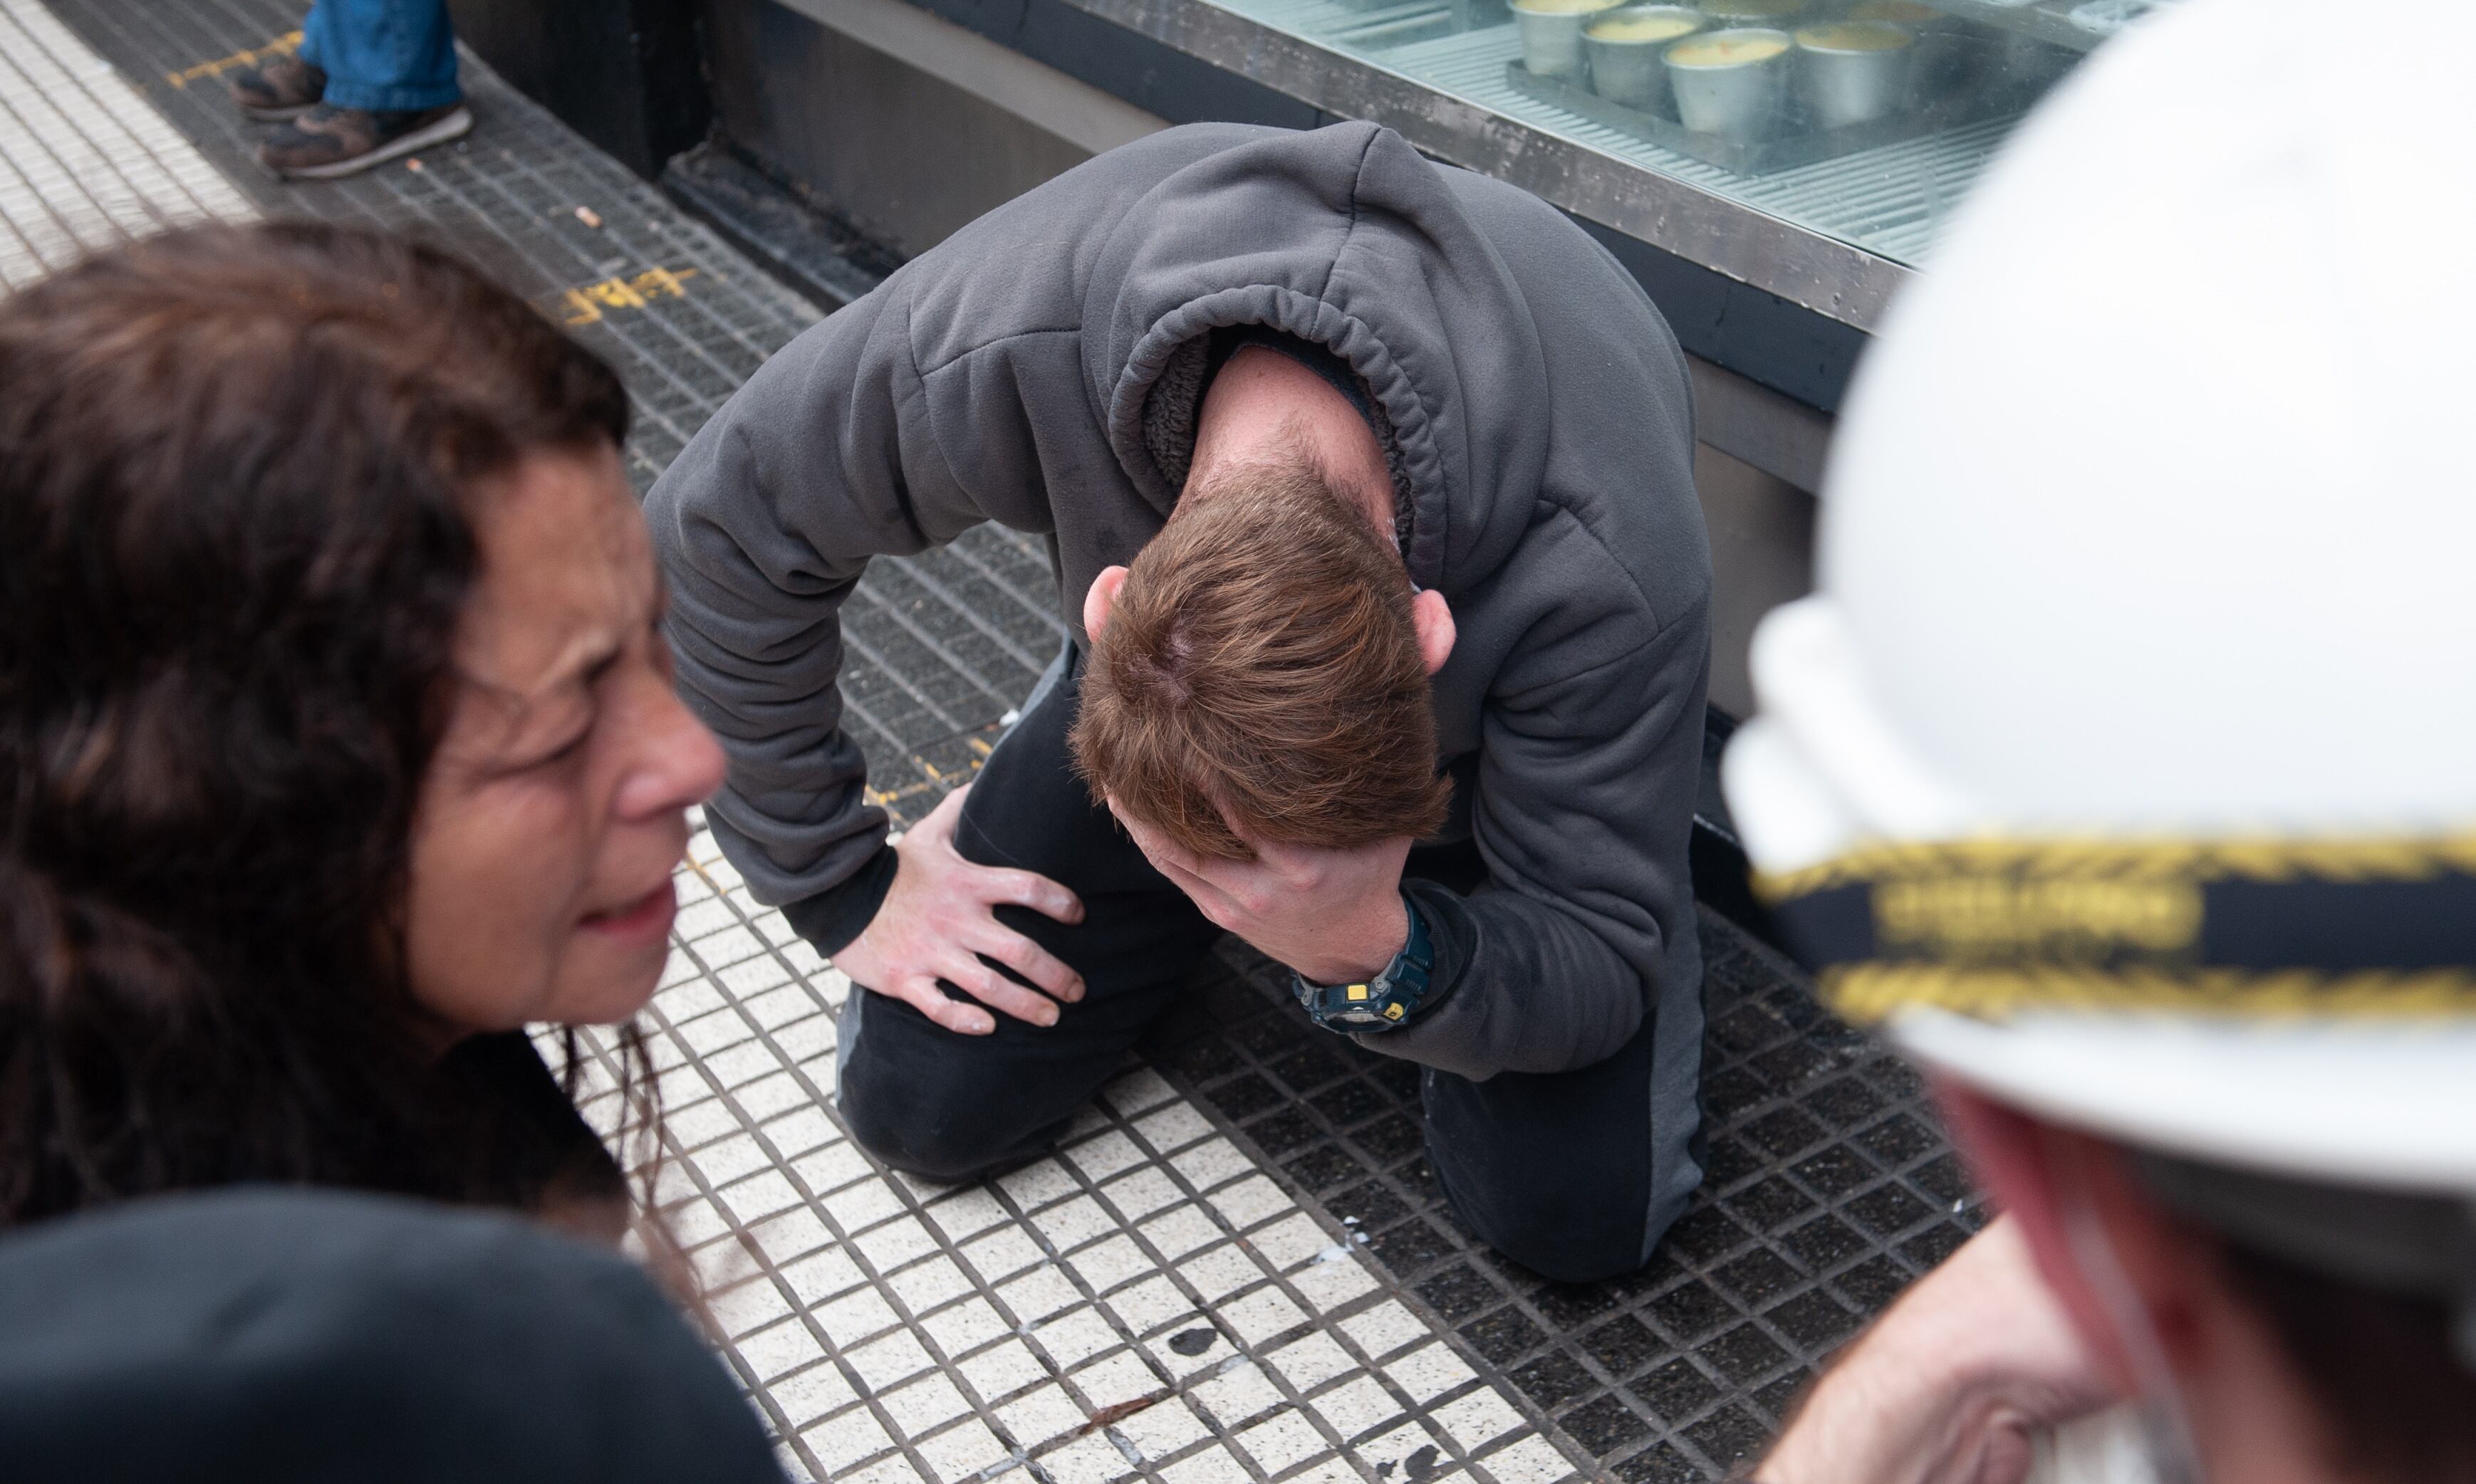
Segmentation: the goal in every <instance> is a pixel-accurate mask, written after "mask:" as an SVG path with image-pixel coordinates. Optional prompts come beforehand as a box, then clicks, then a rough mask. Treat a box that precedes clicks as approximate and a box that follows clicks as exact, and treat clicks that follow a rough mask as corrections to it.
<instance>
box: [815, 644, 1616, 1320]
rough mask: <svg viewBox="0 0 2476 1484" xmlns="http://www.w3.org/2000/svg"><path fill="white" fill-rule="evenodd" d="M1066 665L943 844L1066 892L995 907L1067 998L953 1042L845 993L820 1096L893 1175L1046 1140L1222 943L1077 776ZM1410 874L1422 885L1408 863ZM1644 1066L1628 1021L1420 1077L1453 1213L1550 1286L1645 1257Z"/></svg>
mask: <svg viewBox="0 0 2476 1484" xmlns="http://www.w3.org/2000/svg"><path fill="white" fill-rule="evenodd" d="M1076 664H1077V656H1075V655H1073V654H1072V653H1071V652H1070V653H1069V655H1067V656H1066V657H1065V658H1063V659H1061V661H1060V663H1059V665H1058V666H1057V667H1056V668H1053V669H1052V671H1051V672H1050V675H1049V676H1048V677H1047V678H1045V679H1044V680H1042V682H1041V687H1040V689H1039V690H1038V691H1036V692H1035V693H1034V695H1033V699H1032V701H1031V703H1030V704H1029V705H1027V706H1026V708H1025V712H1024V716H1023V719H1022V720H1021V722H1019V723H1018V724H1017V725H1016V727H1015V729H1014V730H1012V731H1010V732H1008V733H1007V734H1006V737H1005V739H1004V741H1003V742H1002V743H1001V744H999V746H998V748H997V749H996V751H995V752H993V753H992V754H990V756H989V759H988V761H987V763H986V765H985V766H983V767H982V769H981V770H980V775H979V778H978V781H976V782H975V783H974V784H973V785H972V793H971V797H970V798H969V799H967V800H966V801H965V802H964V805H963V816H962V821H961V823H960V825H959V826H958V827H957V829H956V830H955V835H954V843H955V847H956V849H957V850H959V851H960V852H961V853H962V854H963V856H964V857H965V858H966V859H969V860H972V861H976V862H978V863H979V864H982V865H1003V866H1014V867H1018V868H1021V869H1023V870H1026V871H1036V872H1038V873H1040V874H1041V875H1043V876H1046V877H1048V878H1051V879H1052V880H1055V881H1058V882H1060V883H1062V884H1063V885H1065V886H1067V887H1068V888H1070V889H1072V890H1073V891H1074V892H1075V893H1076V894H1077V896H1079V897H1081V898H1082V900H1083V909H1084V918H1083V921H1082V922H1081V923H1079V924H1077V925H1076V926H1074V927H1068V926H1066V925H1064V924H1061V923H1058V922H1056V921H1054V920H1052V919H1051V918H1048V917H1044V916H1042V915H1040V914H1039V913H1036V912H1032V911H1030V910H1028V909H1027V908H1022V907H1011V906H1004V907H999V908H998V909H997V913H998V918H999V920H1000V921H1002V922H1003V923H1005V924H1006V925H1007V926H1008V927H1011V928H1015V929H1016V930H1017V931H1020V932H1022V933H1023V934H1025V935H1026V936H1027V937H1029V938H1030V939H1032V940H1033V941H1034V942H1036V943H1038V944H1040V945H1041V946H1042V947H1043V948H1046V949H1047V950H1049V951H1050V952H1052V953H1054V954H1056V955H1057V956H1058V957H1059V958H1061V959H1063V960H1065V961H1066V962H1067V963H1069V964H1071V965H1073V966H1074V967H1075V969H1076V970H1077V972H1079V973H1080V974H1081V975H1082V976H1083V983H1084V993H1083V999H1082V1000H1081V1001H1080V1002H1077V1003H1075V1004H1069V1005H1063V1006H1061V1007H1060V1009H1061V1013H1060V1014H1059V1016H1058V1021H1057V1024H1056V1025H1055V1026H1049V1027H1046V1028H1044V1027H1042V1026H1033V1025H1030V1024H1028V1022H1024V1021H1019V1020H1016V1019H1014V1018H1013V1017H1012V1016H1008V1015H1003V1014H1001V1015H997V1016H996V1017H995V1019H996V1021H997V1029H996V1030H995V1031H994V1032H993V1033H991V1034H989V1035H985V1036H966V1035H958V1034H955V1033H954V1032H953V1031H950V1030H947V1029H945V1028H944V1027H942V1026H938V1025H937V1024H936V1023H935V1022H934V1021H931V1020H929V1018H928V1017H927V1016H925V1015H923V1014H921V1013H920V1012H919V1011H918V1010H915V1009H913V1008H912V1007H911V1006H910V1005H909V1004H907V1003H904V1002H902V1001H899V1000H892V999H888V998H885V997H883V996H880V995H873V994H858V993H854V995H853V996H852V997H851V999H850V1001H849V1002H848V1003H847V1004H846V1005H845V1007H844V1010H843V1022H842V1028H841V1053H840V1054H841V1058H842V1066H841V1069H840V1075H839V1082H840V1092H839V1094H838V1097H837V1101H838V1102H839V1103H840V1105H841V1107H842V1111H843V1116H844V1119H845V1120H846V1121H847V1122H848V1123H849V1124H850V1125H851V1128H852V1132H853V1135H854V1137H855V1138H857V1139H858V1140H859V1142H860V1143H861V1144H862V1145H863V1146H865V1147H866V1148H867V1149H869V1150H871V1151H872V1152H874V1153H876V1154H877V1155H878V1156H879V1158H881V1159H883V1160H884V1161H886V1162H887V1163H888V1164H891V1165H893V1166H894V1167H895V1168H897V1169H900V1170H906V1171H909V1172H911V1173H913V1174H915V1175H925V1176H928V1177H929V1178H931V1179H938V1180H963V1179H968V1178H971V1177H973V1176H975V1175H981V1174H983V1173H986V1172H990V1171H994V1170H999V1169H1003V1168H1004V1167H1006V1166H1008V1165H1011V1164H1015V1163H1018V1162H1020V1161H1022V1160H1025V1159H1028V1158H1030V1157H1032V1156H1034V1155H1037V1154H1039V1153H1041V1152H1042V1151H1044V1150H1047V1149H1048V1148H1050V1146H1051V1145H1052V1144H1053V1143H1055V1142H1056V1140H1057V1137H1058V1135H1059V1134H1060V1133H1062V1132H1063V1131H1064V1130H1065V1127H1066V1125H1067V1123H1068V1121H1069V1120H1070V1119H1072V1118H1073V1117H1074V1115H1075V1113H1076V1111H1077V1109H1078V1108H1080V1107H1081V1106H1082V1105H1083V1103H1084V1101H1086V1100H1088V1099H1089V1098H1090V1097H1091V1096H1092V1095H1093V1093H1094V1092H1096V1091H1098V1090H1099V1088H1100V1086H1101V1084H1102V1082H1104V1081H1106V1080H1107V1079H1108V1078H1109V1077H1110V1076H1112V1075H1113V1074H1115V1073H1116V1072H1117V1071H1118V1069H1119V1067H1120V1066H1121V1065H1122V1064H1123V1062H1124V1060H1125V1057H1126V1053H1127V1050H1128V1049H1129V1048H1130V1047H1132V1046H1133V1045H1134V1044H1135V1041H1136V1039H1137V1038H1138V1037H1139V1036H1141V1035H1142V1034H1143V1031H1144V1029H1145V1027H1146V1026H1150V1025H1151V1022H1152V1020H1153V1018H1154V1017H1156V1016H1158V1015H1159V1014H1161V1013H1162V1012H1163V1011H1164V1010H1166V1009H1168V1008H1169V1006H1170V1004H1171V1002H1172V999H1173V997H1174V996H1176V994H1177V993H1178V992H1179V991H1180V989H1181V988H1182V987H1183V986H1185V985H1186V984H1187V982H1188V981H1189V980H1190V979H1191V978H1192V977H1194V975H1195V973H1196V971H1197V969H1198V968H1199V967H1200V966H1201V961H1202V958H1203V955H1204V953H1205V952H1207V951H1208V950H1209V949H1210V948H1211V946H1212V944H1213V942H1214V941H1215V940H1216V939H1217V938H1219V936H1220V933H1221V929H1220V928H1215V927H1214V926H1213V925H1212V924H1211V923H1210V922H1208V921H1206V920H1205V919H1204V917H1203V914H1202V913H1201V912H1199V911H1197V910H1196V908H1195V905H1194V903H1190V902H1189V901H1188V900H1187V899H1186V896H1185V894H1184V893H1182V892H1180V891H1179V890H1178V889H1177V888H1176V886H1175V885H1173V884H1171V882H1170V881H1169V879H1168V878H1166V877H1163V876H1162V875H1161V874H1160V873H1159V872H1157V871H1155V870H1153V869H1152V866H1151V862H1149V861H1147V860H1145V859H1144V856H1143V853H1142V852H1140V851H1138V850H1137V849H1136V848H1135V846H1134V843H1133V842H1132V841H1131V840H1130V839H1128V838H1127V835H1126V833H1125V832H1124V831H1123V830H1121V829H1119V828H1118V827H1117V823H1116V821H1115V820H1113V819H1112V818H1111V817H1110V816H1109V814H1108V812H1107V810H1106V809H1104V808H1102V807H1101V806H1099V805H1097V804H1094V803H1093V801H1092V798H1091V795H1090V793H1089V792H1088V791H1087V790H1086V789H1085V788H1084V786H1083V784H1082V782H1081V781H1080V780H1079V779H1077V778H1076V777H1075V775H1074V771H1073V769H1072V768H1071V766H1070V765H1069V760H1068V751H1067V745H1066V733H1067V730H1068V728H1069V727H1070V726H1071V725H1072V724H1073V722H1074V718H1075V705H1076V703H1075V696H1076V683H1075V682H1076V669H1075V666H1076ZM1466 854H1467V855H1469V856H1470V857H1471V858H1473V859H1474V858H1475V853H1474V852H1466ZM1412 871H1413V874H1420V875H1425V874H1427V873H1425V872H1422V871H1421V870H1420V869H1419V862H1418V861H1417V859H1416V858H1415V857H1414V859H1413V863H1412ZM948 992H949V993H950V994H953V995H955V996H956V998H958V999H959V998H961V995H960V992H959V991H955V990H953V988H952V987H951V986H950V987H949V989H948ZM1651 1062H1652V1025H1651V1022H1650V1021H1649V1019H1648V1018H1646V1019H1645V1021H1644V1023H1643V1027H1642V1029H1641V1030H1640V1031H1639V1032H1637V1033H1636V1034H1635V1036H1634V1038H1633V1039H1632V1040H1631V1041H1630V1042H1628V1043H1626V1044H1625V1046H1624V1047H1623V1048H1622V1050H1620V1051H1618V1052H1617V1053H1616V1054H1615V1055H1614V1056H1612V1057H1610V1058H1608V1059H1607V1060H1605V1061H1602V1062H1598V1063H1596V1064H1594V1065H1592V1066H1588V1067H1583V1068H1579V1069H1576V1070H1574V1071H1572V1072H1562V1073H1553V1074H1528V1073H1511V1072H1508V1073H1502V1074H1499V1075H1498V1076H1494V1077H1491V1078H1489V1079H1488V1080H1486V1081H1484V1082H1473V1081H1472V1080H1470V1079H1469V1078H1467V1077H1463V1076H1455V1075H1453V1074H1451V1073H1447V1072H1438V1071H1436V1070H1435V1069H1433V1068H1428V1069H1425V1075H1424V1078H1423V1079H1422V1083H1421V1087H1422V1093H1423V1101H1424V1105H1425V1111H1426V1125H1427V1127H1426V1134H1427V1154H1428V1158H1429V1160H1430V1161H1431V1162H1432V1164H1433V1165H1434V1167H1435V1171H1436V1175H1437V1176H1438V1179H1439V1181H1440V1182H1441V1183H1442V1185H1443V1186H1444V1189H1445V1193H1446V1196H1447V1197H1448V1199H1449V1200H1451V1202H1452V1205H1453V1209H1454V1211H1455V1213H1456V1214H1458V1215H1459V1216H1460V1217H1461V1219H1462V1220H1463V1221H1464V1222H1465V1223H1467V1224H1469V1226H1470V1227H1471V1229H1472V1230H1473V1231H1475V1232H1477V1233H1478V1234H1479V1236H1480V1237H1482V1238H1483V1239H1485V1240H1486V1241H1487V1242H1488V1243H1489V1244H1490V1245H1491V1246H1493V1247H1495V1248H1496V1249H1498V1250H1499V1251H1501V1252H1503V1253H1505V1254H1506V1255H1507V1256H1510V1257H1513V1258H1515V1259H1516V1260H1518V1261H1520V1262H1522V1263H1523V1264H1524V1265H1526V1266H1528V1267H1530V1268H1533V1269H1535V1270H1537V1271H1538V1272H1540V1273H1541V1274H1545V1275H1547V1276H1548V1277H1552V1278H1558V1279H1563V1280H1566V1281H1576V1282H1578V1281H1585V1280H1588V1279H1592V1278H1598V1277H1606V1276H1610V1275H1612V1274H1619V1273H1628V1272H1631V1271H1632V1270H1634V1269H1635V1268H1638V1267H1640V1266H1641V1265H1642V1264H1643V1263H1644V1262H1646V1261H1647V1260H1648V1258H1649V1255H1650V1246H1651V1244H1652V1243H1653V1242H1654V1241H1655V1240H1656V1239H1657V1238H1658V1236H1659V1232H1658V1231H1656V1230H1652V1229H1650V1228H1651V1223H1652V1221H1653V1219H1654V1218H1653V1216H1652V1213H1651V1199H1650V1185H1651V1170H1650V1149H1651V1139H1650V1117H1651V1112H1650V1109H1651V1091H1650V1088H1651V1071H1652V1066H1651ZM1661 1224H1665V1223H1664V1221H1663V1222H1662V1223H1661Z"/></svg>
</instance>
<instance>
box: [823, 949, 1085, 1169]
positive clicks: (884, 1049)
mask: <svg viewBox="0 0 2476 1484" xmlns="http://www.w3.org/2000/svg"><path fill="white" fill-rule="evenodd" d="M837 1034H838V1037H839V1039H840V1041H841V1047H840V1055H839V1065H838V1066H837V1068H836V1071H835V1091H834V1102H835V1105H836V1106H837V1107H839V1108H840V1109H841V1111H842V1116H843V1124H844V1125H845V1126H846V1127H848V1128H849V1129H850V1130H851V1135H852V1138H853V1140H854V1142H856V1143H857V1144H858V1145H859V1147H860V1148H861V1149H863V1150H867V1151H868V1152H869V1153H871V1154H874V1155H875V1156H877V1157H878V1158H879V1159H880V1160H883V1161H884V1162H885V1163H887V1164H889V1165H891V1166H893V1167H894V1168H895V1169H897V1170H900V1171H903V1172H904V1174H906V1175H919V1176H920V1177H921V1178H923V1179H929V1180H935V1181H938V1182H939V1183H941V1184H955V1183H959V1182H961V1181H964V1180H970V1179H976V1178H978V1177H979V1176H980V1175H988V1174H991V1173H993V1172H995V1171H998V1170H1002V1169H1004V1168H1006V1167H1007V1166H1009V1165H1013V1164H1017V1163H1020V1162H1022V1161H1023V1160H1025V1159H1028V1158H1030V1157H1031V1156H1033V1155H1035V1154H1038V1153H1039V1152H1041V1151H1042V1150H1046V1149H1047V1148H1048V1147H1049V1146H1050V1145H1052V1144H1053V1143H1055V1142H1056V1138H1057V1135H1058V1134H1059V1133H1060V1132H1061V1131H1062V1130H1063V1129H1064V1127H1065V1125H1066V1123H1067V1120H1068V1118H1069V1117H1071V1116H1072V1114H1073V1112H1074V1106H1073V1104H1074V1103H1078V1102H1079V1101H1080V1100H1079V1099H1077V1098H1074V1097H1073V1096H1072V1095H1071V1094H1070V1093H1069V1092H1067V1091H1066V1084H1067V1083H1070V1082H1072V1081H1073V1080H1074V1078H1073V1077H1072V1076H1046V1077H1039V1078H1038V1080H1039V1081H1040V1082H1041V1083H1042V1084H1043V1085H1041V1086H1038V1087H1033V1086H1028V1085H1027V1083H1026V1077H1027V1075H1028V1074H1031V1075H1036V1073H1035V1069H1032V1068H1028V1067H1027V1066H1026V1065H1024V1064H1023V1063H1022V1062H1021V1060H1020V1059H1019V1058H1020V1055H1021V1050H1022V1049H1021V1048H1020V1047H1019V1046H1018V1045H1016V1044H1015V1043H1016V1041H1017V1039H1018V1037H1019V1036H1020V1035H1021V1034H1022V1032H1020V1031H1018V1030H1016V1029H1015V1028H1014V1027H1012V1026H1001V1027H1000V1028H999V1030H997V1031H996V1032H995V1033H993V1034H991V1035H987V1036H964V1035H958V1034H956V1033H955V1032H953V1031H950V1030H947V1029H945V1028H944V1027H942V1026H938V1025H936V1024H935V1023H934V1022H932V1021H930V1020H929V1018H928V1017H927V1016H925V1015H923V1014H921V1013H920V1012H919V1011H918V1010H915V1009H913V1008H912V1007H911V1006H910V1005H908V1004H905V1003H904V1002H901V1001H899V1000H889V999H886V998H884V997H883V996H880V995H877V994H874V993H872V992H871V991H868V990H865V989H861V988H858V987H857V986H854V988H853V990H852V998H851V999H850V1000H849V1001H848V1002H845V1004H844V1006H843V1013H842V1016H841V1021H840V1024H839V1026H838V1027H837ZM1051 1104H1053V1105H1051Z"/></svg>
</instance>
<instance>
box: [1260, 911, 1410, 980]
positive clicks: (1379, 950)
mask: <svg viewBox="0 0 2476 1484" xmlns="http://www.w3.org/2000/svg"><path fill="white" fill-rule="evenodd" d="M1385 910H1389V912H1390V914H1391V917H1390V921H1386V920H1385V918H1384V916H1383V912H1384V911H1385ZM1370 916H1372V917H1374V919H1375V925H1374V926H1373V927H1371V928H1368V929H1367V930H1366V931H1365V932H1364V933H1363V934H1362V935H1361V936H1360V939H1359V942H1358V944H1357V945H1356V946H1349V947H1343V948H1338V949H1335V950H1333V951H1331V952H1328V953H1326V954H1325V955H1324V956H1321V957H1319V958H1318V959H1317V961H1316V962H1315V963H1313V964H1292V965H1290V967H1291V968H1292V969H1294V970H1296V971H1298V973H1299V975H1300V977H1302V978H1305V979H1308V980H1310V981H1312V982H1314V983H1318V984H1347V983H1352V982H1358V981H1363V980H1367V979H1372V978H1374V977H1375V976H1377V975H1379V974H1381V973H1383V972H1384V967H1385V965H1387V964H1390V963H1391V962H1392V961H1393V960H1394V959H1396V958H1398V957H1399V956H1400V955H1401V950H1402V949H1404V948H1406V947H1408V946H1409V942H1410V906H1409V903H1407V902H1406V901H1404V900H1403V898H1402V896H1401V891H1400V888H1399V887H1395V888H1394V889H1393V891H1392V892H1391V893H1390V894H1389V896H1388V897H1387V899H1386V903H1385V908H1384V909H1379V911H1378V912H1376V913H1372V914H1370Z"/></svg>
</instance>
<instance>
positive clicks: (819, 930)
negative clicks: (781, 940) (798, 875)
mask: <svg viewBox="0 0 2476 1484" xmlns="http://www.w3.org/2000/svg"><path fill="white" fill-rule="evenodd" d="M901 858H902V857H900V856H898V855H897V854H896V853H895V852H894V847H893V846H891V845H881V846H879V847H878V851H877V853H876V854H874V855H871V856H870V857H869V858H868V864H867V865H864V866H862V867H860V868H859V869H858V870H856V871H854V872H853V873H852V874H851V875H849V876H847V877H845V878H842V880H841V881H840V882H838V883H836V884H835V885H832V886H829V887H827V888H826V889H825V890H824V891H821V892H819V893H817V894H816V895H815V896H813V897H803V898H801V899H800V900H799V901H797V902H790V903H783V906H782V917H783V920H784V921H786V922H788V923H789V924H790V925H791V930H792V931H793V932H796V933H798V934H799V935H800V936H801V937H803V938H805V939H807V940H808V946H809V947H811V948H813V949H815V950H816V951H817V952H820V953H823V954H825V955H826V956H827V957H828V958H831V957H832V956H834V954H836V953H839V952H842V951H843V949H844V948H846V947H847V946H849V945H850V943H851V940H852V939H854V938H856V937H858V936H859V935H860V933H861V932H862V931H863V930H865V929H866V928H867V927H868V924H869V920H870V919H871V918H874V917H875V916H877V909H878V908H879V907H880V906H883V905H884V904H885V894H886V893H887V892H888V891H890V890H892V889H893V886H894V868H895V866H896V864H897V863H898V862H899V861H900V860H901Z"/></svg>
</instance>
